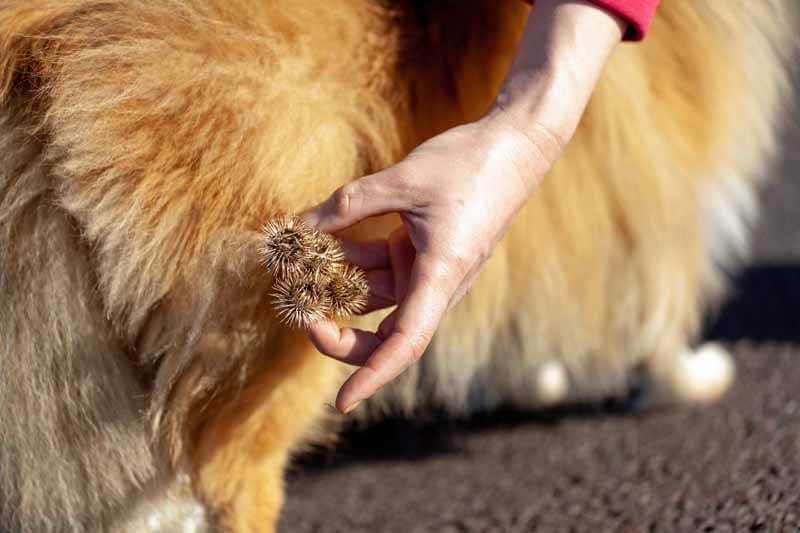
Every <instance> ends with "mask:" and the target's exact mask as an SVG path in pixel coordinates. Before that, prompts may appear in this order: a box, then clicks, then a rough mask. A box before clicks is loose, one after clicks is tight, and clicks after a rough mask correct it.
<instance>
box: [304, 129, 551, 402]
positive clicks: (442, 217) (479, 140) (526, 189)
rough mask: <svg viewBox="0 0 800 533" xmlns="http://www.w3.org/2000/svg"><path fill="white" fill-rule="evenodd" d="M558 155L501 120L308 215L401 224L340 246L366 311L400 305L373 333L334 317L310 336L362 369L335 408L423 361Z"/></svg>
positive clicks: (412, 158)
mask: <svg viewBox="0 0 800 533" xmlns="http://www.w3.org/2000/svg"><path fill="white" fill-rule="evenodd" d="M558 151H559V145H558V143H557V142H556V141H554V138H553V137H552V136H549V135H547V134H542V135H541V137H540V139H539V140H537V141H535V140H533V139H532V138H531V137H529V136H528V135H523V134H522V133H521V132H519V131H518V130H516V129H515V128H514V127H512V126H510V125H509V124H508V123H507V121H505V120H503V117H502V114H497V115H494V116H490V117H487V118H486V119H484V120H482V121H479V122H476V123H472V124H468V125H464V126H459V127H457V128H454V129H451V130H449V131H446V132H445V133H442V134H441V135H439V136H437V137H434V138H433V139H431V140H429V141H427V142H426V143H424V144H422V145H420V146H419V147H418V148H417V149H416V150H414V151H413V152H412V153H411V154H410V155H409V156H408V157H407V158H406V159H404V160H403V161H401V162H400V163H398V164H397V165H395V166H393V167H391V168H389V169H386V170H384V171H382V172H378V173H377V174H373V175H371V176H367V177H364V178H361V179H360V180H357V181H354V182H351V183H349V184H347V185H345V186H343V187H341V188H340V189H338V190H337V191H336V192H335V193H334V194H333V195H332V196H331V197H330V198H329V199H328V200H326V201H325V202H323V203H322V204H320V205H319V206H317V207H315V208H313V209H312V210H310V211H308V212H306V213H305V214H304V215H303V218H304V220H305V221H306V222H307V223H308V224H309V225H311V226H313V227H316V228H317V229H319V230H322V231H326V232H337V231H340V230H342V229H345V228H347V227H349V226H351V225H353V224H355V223H357V222H360V221H361V220H364V219H365V218H368V217H371V216H376V215H381V214H386V213H395V212H396V213H399V214H400V218H401V221H402V225H401V226H400V227H398V228H397V229H396V230H395V231H394V232H393V233H392V234H391V235H390V236H389V238H388V239H386V240H385V241H372V242H368V243H355V242H349V241H345V242H344V244H343V247H344V249H345V251H346V253H347V255H348V257H349V259H350V260H351V261H352V262H354V263H356V264H358V265H359V266H361V267H362V268H363V269H364V270H365V271H366V274H367V279H368V280H369V283H370V289H371V295H370V304H369V306H368V310H374V309H376V308H380V307H386V306H389V305H394V304H397V309H395V310H394V311H393V312H392V313H391V314H389V315H388V316H387V317H386V318H385V319H384V320H383V322H382V323H381V324H380V326H379V328H378V330H377V331H376V332H368V331H362V330H357V329H351V328H342V329H340V328H339V327H338V326H337V325H336V324H335V323H334V322H332V321H330V320H323V321H319V322H316V323H314V324H312V325H311V326H310V327H309V328H308V330H307V333H308V336H309V338H310V339H311V341H312V342H313V343H314V344H315V346H316V347H317V349H318V350H319V351H320V352H322V353H323V354H326V355H329V356H331V357H334V358H336V359H338V360H341V361H344V362H346V363H350V364H353V365H357V366H360V367H361V368H359V369H358V370H357V371H356V372H355V373H354V374H353V375H352V376H351V377H350V379H349V380H348V381H347V382H346V383H345V384H344V386H343V387H342V389H341V391H340V393H339V396H338V398H337V402H336V406H337V408H338V409H339V410H341V411H343V412H348V411H350V410H351V409H352V408H354V407H355V405H356V404H357V403H358V402H359V401H360V400H362V399H364V398H367V397H369V396H371V395H372V394H374V393H375V391H377V390H378V389H379V388H380V387H381V386H383V385H384V384H386V383H387V382H389V381H390V380H392V379H394V378H395V377H396V376H397V375H399V374H400V373H401V372H402V371H403V370H405V369H406V368H407V367H408V366H410V365H411V364H413V363H414V362H415V361H417V360H418V359H419V358H420V357H421V356H422V354H423V352H424V350H425V348H426V347H427V345H428V343H429V342H430V340H431V338H432V336H433V334H434V332H435V331H436V328H437V326H438V324H439V322H440V321H441V320H442V317H443V315H444V314H445V312H446V311H447V310H448V309H449V308H450V307H452V306H453V305H454V304H455V303H456V302H458V301H459V299H461V297H462V296H463V295H464V294H465V293H466V292H467V291H468V290H469V288H470V286H471V285H472V284H473V282H474V281H475V278H476V276H477V275H478V273H479V272H480V270H481V268H482V267H483V265H484V263H485V261H486V260H487V259H488V257H489V256H490V254H491V253H492V250H493V249H494V247H495V245H496V244H497V243H498V241H500V239H501V238H502V237H503V235H504V234H505V232H506V230H507V228H508V225H509V223H510V221H511V219H512V217H513V216H514V214H515V213H516V212H517V211H518V210H519V208H520V207H521V206H522V205H523V203H524V202H525V201H526V200H527V198H528V197H529V196H530V194H531V192H532V191H533V189H534V188H535V185H536V184H537V183H538V181H539V179H540V178H541V177H542V176H543V175H544V174H545V173H546V172H547V170H548V169H549V167H550V164H551V163H552V161H553V160H554V159H555V156H556V154H557V153H558Z"/></svg>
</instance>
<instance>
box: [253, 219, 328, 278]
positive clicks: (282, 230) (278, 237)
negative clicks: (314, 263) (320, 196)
mask: <svg viewBox="0 0 800 533" xmlns="http://www.w3.org/2000/svg"><path fill="white" fill-rule="evenodd" d="M315 233H316V232H314V230H312V229H311V228H309V227H308V226H306V225H305V224H304V223H303V221H301V220H300V219H299V218H297V217H293V216H283V217H276V218H274V219H272V220H271V221H270V222H268V223H267V225H265V226H264V229H263V234H264V243H263V245H262V246H261V250H260V251H261V261H262V263H263V264H264V265H265V266H266V267H267V269H268V270H269V271H270V273H272V275H273V276H277V277H286V276H289V275H292V274H299V273H300V272H302V271H303V270H305V269H306V268H307V267H308V263H309V262H310V261H311V260H312V259H313V256H314V248H315V242H316V240H317V238H316V235H315Z"/></svg>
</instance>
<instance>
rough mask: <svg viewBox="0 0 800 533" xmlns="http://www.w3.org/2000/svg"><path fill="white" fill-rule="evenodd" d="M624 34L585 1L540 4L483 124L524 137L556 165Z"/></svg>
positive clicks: (549, 0) (617, 22)
mask: <svg viewBox="0 0 800 533" xmlns="http://www.w3.org/2000/svg"><path fill="white" fill-rule="evenodd" d="M624 29H625V25H624V23H623V22H622V21H621V20H620V19H618V18H617V17H615V16H613V15H610V14H609V13H607V12H606V11H603V10H602V9H599V8H596V7H594V6H593V5H592V4H589V3H587V2H581V1H575V0H570V1H565V0H538V1H537V2H536V4H535V8H534V11H533V14H532V16H531V17H530V19H529V21H528V24H527V26H526V28H525V32H524V34H523V37H522V41H521V43H520V46H519V51H518V53H517V56H516V57H515V59H514V63H513V65H512V67H511V70H510V72H509V74H508V76H507V78H506V80H505V82H504V83H503V86H502V87H501V89H500V91H499V92H498V95H497V98H496V100H495V103H494V105H493V106H492V108H491V110H490V111H489V113H488V114H487V115H486V117H485V122H486V123H487V124H493V125H494V124H499V126H500V129H504V128H505V129H509V128H511V129H513V130H515V131H516V132H517V133H521V134H522V135H524V136H525V137H527V138H528V139H529V140H530V142H531V143H532V144H533V145H534V147H536V149H537V150H539V151H540V152H541V156H542V157H544V158H545V159H546V160H547V161H548V162H549V164H553V163H554V162H555V160H556V159H557V158H558V157H559V156H560V155H561V152H562V151H563V149H564V147H565V146H566V144H567V142H568V141H569V139H570V138H571V137H572V134H573V133H574V131H575V129H576V128H577V125H578V122H579V120H580V117H581V115H582V114H583V111H584V108H585V107H586V104H587V102H588V101H589V97H590V95H591V93H592V91H593V89H594V87H595V85H596V83H597V80H598V78H599V76H600V73H601V71H602V68H603V66H604V65H605V62H606V61H607V59H608V56H609V54H610V53H611V51H612V50H613V48H614V46H615V45H616V44H617V43H618V42H619V41H620V40H621V37H622V33H623V31H624Z"/></svg>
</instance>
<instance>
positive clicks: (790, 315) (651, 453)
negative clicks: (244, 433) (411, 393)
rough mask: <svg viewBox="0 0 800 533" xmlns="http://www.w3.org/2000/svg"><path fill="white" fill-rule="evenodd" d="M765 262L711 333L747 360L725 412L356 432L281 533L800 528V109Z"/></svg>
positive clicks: (762, 230)
mask: <svg viewBox="0 0 800 533" xmlns="http://www.w3.org/2000/svg"><path fill="white" fill-rule="evenodd" d="M794 116H795V119H794V121H793V122H792V125H791V127H790V128H789V129H788V130H789V131H788V132H787V134H786V136H785V142H784V147H785V148H784V150H783V157H782V161H781V163H780V165H779V166H778V168H777V170H776V174H777V176H776V179H774V180H773V181H772V183H771V184H770V185H769V186H768V187H767V188H766V189H765V190H764V194H763V197H764V202H765V204H766V209H765V210H764V212H765V218H764V219H763V220H762V223H761V225H760V226H759V228H758V230H757V232H756V239H755V241H754V242H755V254H754V262H753V264H752V266H751V267H750V268H748V269H747V270H746V271H745V272H744V273H743V274H742V275H741V276H740V277H739V278H738V280H737V282H736V284H735V287H734V291H733V293H732V296H731V298H730V300H729V302H728V303H727V305H726V306H724V308H723V309H722V311H721V312H720V314H719V315H718V317H717V318H716V319H715V320H714V321H713V322H711V323H710V324H709V327H708V330H707V334H706V336H707V337H708V338H711V339H716V340H720V341H721V342H724V343H725V344H726V346H727V347H728V348H729V349H730V350H731V352H732V353H733V355H734V357H735V359H736V361H737V364H738V368H737V369H738V371H739V374H738V380H737V382H736V385H735V386H734V388H733V390H732V391H731V393H730V394H728V395H727V396H726V398H725V399H724V401H723V402H721V403H720V404H718V405H716V406H713V407H710V408H704V409H671V410H662V411H655V412H653V411H650V412H647V413H641V414H630V413H625V412H623V411H621V410H619V409H615V408H614V406H609V405H598V406H593V407H584V408H580V409H574V410H571V411H568V412H558V413H550V414H548V415H546V416H542V415H531V414H524V413H507V412H506V413H498V414H497V415H495V416H493V417H491V418H486V419H479V420H472V421H469V422H461V423H454V422H447V421H441V420H429V421H427V422H425V421H416V422H415V423H410V422H404V421H401V420H394V421H387V422H385V423H382V424H380V425H378V426H376V427H374V428H372V429H369V430H366V431H361V432H351V433H348V434H347V435H346V436H345V438H344V439H343V442H342V443H341V445H340V446H339V447H338V448H337V449H336V450H332V451H327V452H324V453H321V454H319V455H317V456H314V457H311V458H306V459H305V460H304V461H303V462H302V464H301V465H299V466H298V467H296V468H295V470H294V471H293V472H292V474H291V475H290V478H289V483H288V498H287V500H288V501H287V506H286V509H285V512H284V516H283V520H282V527H281V531H283V532H287V533H301V532H340V531H341V532H344V531H348V532H362V531H363V532H403V533H406V532H416V531H419V532H422V531H432V532H522V531H545V532H560V531H570V532H572V531H574V532H584V531H586V532H603V531H615V532H639V531H653V532H655V531H663V532H669V533H673V532H683V531H687V532H694V531H714V532H729V531H730V532H734V531H735V532H738V531H765V532H796V531H800V394H798V390H800V364H798V363H800V312H798V310H800V154H798V148H800V113H795V115H794Z"/></svg>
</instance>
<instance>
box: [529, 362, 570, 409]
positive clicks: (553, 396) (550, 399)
mask: <svg viewBox="0 0 800 533" xmlns="http://www.w3.org/2000/svg"><path fill="white" fill-rule="evenodd" d="M568 393H569V377H568V376H567V370H566V369H565V368H564V365H563V364H561V363H559V362H558V361H548V362H546V363H544V364H543V365H542V366H540V367H539V368H538V369H537V373H536V394H537V399H538V400H539V401H540V402H541V403H542V404H543V405H554V404H557V403H560V402H563V401H564V400H566V399H567V394H568Z"/></svg>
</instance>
